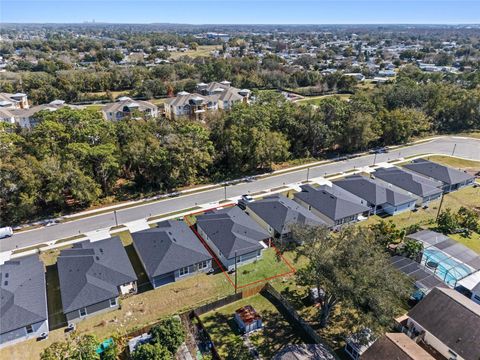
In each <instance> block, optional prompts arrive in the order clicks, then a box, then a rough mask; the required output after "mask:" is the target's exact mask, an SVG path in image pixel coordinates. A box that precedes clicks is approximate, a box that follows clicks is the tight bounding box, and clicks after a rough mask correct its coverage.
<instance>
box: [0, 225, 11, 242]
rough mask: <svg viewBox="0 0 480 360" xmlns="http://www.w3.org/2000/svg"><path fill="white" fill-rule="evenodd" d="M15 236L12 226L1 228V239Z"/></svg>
mask: <svg viewBox="0 0 480 360" xmlns="http://www.w3.org/2000/svg"><path fill="white" fill-rule="evenodd" d="M12 235H13V230H12V228H11V227H10V226H6V227H2V228H0V239H3V238H6V237H10V236H12Z"/></svg>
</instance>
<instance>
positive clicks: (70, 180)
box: [0, 77, 480, 223]
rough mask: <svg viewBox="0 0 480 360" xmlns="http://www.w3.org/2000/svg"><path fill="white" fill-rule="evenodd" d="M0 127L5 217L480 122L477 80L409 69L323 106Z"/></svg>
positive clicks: (92, 117) (88, 114)
mask: <svg viewBox="0 0 480 360" xmlns="http://www.w3.org/2000/svg"><path fill="white" fill-rule="evenodd" d="M2 127H3V128H2V130H1V131H0V137H1V139H0V143H1V144H2V147H1V148H0V159H1V163H0V177H1V178H2V182H1V184H0V196H1V198H0V210H1V214H2V222H11V223H17V222H20V221H24V220H29V219H33V218H35V217H37V216H38V215H40V214H41V215H45V214H47V213H60V212H64V211H68V210H71V209H72V208H73V209H74V208H82V207H87V206H89V205H91V204H94V203H97V202H99V201H103V200H102V199H105V198H107V199H109V198H110V199H111V197H112V196H113V197H116V198H122V197H124V196H127V195H128V196H131V195H132V194H133V195H134V194H142V193H149V192H152V191H167V190H172V189H176V188H179V187H182V186H186V185H192V184H198V183H202V182H207V181H218V180H224V179H225V178H229V177H236V176H240V175H243V174H251V173H255V172H258V171H265V170H269V169H271V168H272V166H273V164H275V163H280V162H284V161H286V160H289V159H297V158H306V157H316V158H320V157H323V156H325V155H326V153H328V152H335V153H338V152H344V153H346V152H354V151H360V150H366V149H368V148H370V147H372V146H378V145H391V144H398V143H404V142H406V141H409V140H410V139H411V138H412V137H414V136H419V135H422V134H423V133H426V132H440V133H441V132H459V131H467V130H472V129H480V90H479V89H470V90H468V89H464V88H462V87H460V86H458V85H452V84H443V83H441V84H435V83H426V84H421V83H418V82H415V81H413V80H412V79H410V78H408V77H404V78H402V77H400V79H399V80H398V82H397V83H395V84H392V85H385V86H383V87H381V88H379V89H377V90H374V91H371V92H365V93H364V92H359V93H357V94H355V95H354V96H352V97H351V98H350V100H349V101H345V100H343V99H341V98H338V97H329V98H325V99H324V100H322V101H321V102H320V103H319V105H318V106H312V105H298V104H294V103H291V102H289V101H286V100H285V99H284V97H283V96H282V95H281V94H280V93H277V92H274V91H264V92H260V93H258V94H256V99H255V101H254V102H253V103H252V104H251V105H245V104H240V105H238V106H236V107H234V109H233V110H232V111H230V112H225V113H224V112H217V113H212V115H211V116H209V117H208V118H207V121H206V122H205V123H198V122H191V121H187V120H185V121H175V122H171V121H168V120H166V119H153V120H149V121H143V120H132V119H126V120H122V121H119V122H109V121H107V120H105V119H104V118H103V117H102V115H101V114H100V113H99V112H97V111H93V110H91V109H85V110H73V109H69V108H64V109H61V110H57V111H55V112H44V113H41V114H40V116H39V124H38V125H37V126H36V127H34V128H33V129H32V130H25V129H18V128H17V129H15V128H10V127H9V126H8V125H7V124H2Z"/></svg>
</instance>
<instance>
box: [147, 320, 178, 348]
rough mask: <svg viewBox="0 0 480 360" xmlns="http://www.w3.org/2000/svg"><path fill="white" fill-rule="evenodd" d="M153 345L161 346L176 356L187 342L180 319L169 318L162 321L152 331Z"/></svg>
mask: <svg viewBox="0 0 480 360" xmlns="http://www.w3.org/2000/svg"><path fill="white" fill-rule="evenodd" d="M150 334H151V335H152V340H153V343H156V344H160V345H162V346H164V347H165V348H167V349H168V351H170V352H171V353H172V354H175V353H176V352H177V350H178V348H179V347H180V345H181V344H182V343H183V342H184V341H185V331H184V330H183V326H182V323H181V321H180V319H179V318H178V317H169V318H166V319H164V320H162V321H161V322H160V323H159V324H158V325H156V326H154V327H152V329H151V330H150Z"/></svg>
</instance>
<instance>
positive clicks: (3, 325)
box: [0, 255, 48, 334]
mask: <svg viewBox="0 0 480 360" xmlns="http://www.w3.org/2000/svg"><path fill="white" fill-rule="evenodd" d="M0 282H1V284H0V298H1V302H0V334H4V333H7V332H9V331H12V330H15V329H19V328H22V327H25V326H27V325H31V324H34V323H37V322H40V321H45V320H47V318H48V314H47V297H46V288H45V269H44V266H43V263H42V262H41V261H40V259H39V258H38V255H29V256H25V257H21V258H17V259H14V260H9V261H6V262H5V263H4V264H3V265H0Z"/></svg>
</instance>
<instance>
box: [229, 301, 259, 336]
mask: <svg viewBox="0 0 480 360" xmlns="http://www.w3.org/2000/svg"><path fill="white" fill-rule="evenodd" d="M234 319H235V322H236V323H237V325H238V327H239V329H240V332H241V333H243V334H248V333H251V332H252V331H255V330H259V329H261V328H262V326H263V324H262V317H261V316H260V315H259V314H258V313H257V312H256V311H255V309H254V308H253V306H251V305H245V306H243V307H241V308H240V309H237V310H236V311H235V317H234Z"/></svg>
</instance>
